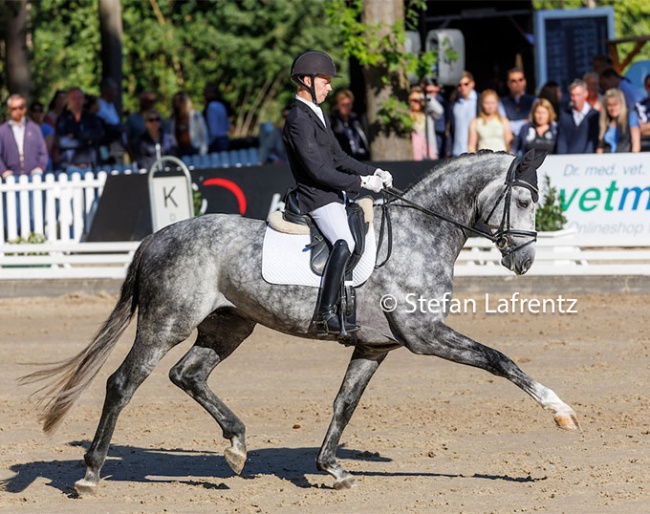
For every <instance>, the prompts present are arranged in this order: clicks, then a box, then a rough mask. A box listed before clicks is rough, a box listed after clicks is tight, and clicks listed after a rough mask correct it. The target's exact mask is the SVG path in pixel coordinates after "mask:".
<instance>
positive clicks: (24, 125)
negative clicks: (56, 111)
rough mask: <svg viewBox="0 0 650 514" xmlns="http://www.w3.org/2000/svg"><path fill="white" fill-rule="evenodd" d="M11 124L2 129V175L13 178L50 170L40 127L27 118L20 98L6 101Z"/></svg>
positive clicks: (0, 148)
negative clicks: (12, 176) (13, 176)
mask: <svg viewBox="0 0 650 514" xmlns="http://www.w3.org/2000/svg"><path fill="white" fill-rule="evenodd" d="M7 110H8V111H9V120H8V121H6V122H5V123H3V124H2V125H0V173H2V178H7V177H8V176H10V175H31V176H34V175H42V174H43V172H44V171H45V169H46V168H47V147H46V146H45V139H43V133H42V132H41V127H39V126H38V125H37V124H36V123H34V122H33V121H32V120H30V119H28V118H27V117H26V116H25V114H26V112H27V105H26V104H25V99H24V98H23V97H22V96H21V95H17V94H14V95H11V96H10V97H9V99H8V100H7Z"/></svg>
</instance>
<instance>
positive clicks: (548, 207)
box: [535, 175, 567, 232]
mask: <svg viewBox="0 0 650 514" xmlns="http://www.w3.org/2000/svg"><path fill="white" fill-rule="evenodd" d="M543 189H544V195H543V197H542V201H541V202H540V203H539V204H538V205H537V211H536V212H535V228H536V229H537V231H538V232H558V231H561V230H562V229H564V225H565V224H566V222H567V219H566V216H565V215H564V211H563V209H562V197H561V196H560V194H559V193H558V191H557V189H556V188H555V187H553V186H551V179H550V178H549V177H548V175H545V176H544V188H543Z"/></svg>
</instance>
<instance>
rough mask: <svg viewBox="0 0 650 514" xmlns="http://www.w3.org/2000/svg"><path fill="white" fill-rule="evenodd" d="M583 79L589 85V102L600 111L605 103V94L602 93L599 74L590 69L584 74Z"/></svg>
mask: <svg viewBox="0 0 650 514" xmlns="http://www.w3.org/2000/svg"><path fill="white" fill-rule="evenodd" d="M582 80H584V81H585V84H586V85H587V103H588V104H589V105H591V107H592V108H594V109H596V110H597V111H598V112H600V110H601V109H602V105H603V95H601V94H600V86H599V77H598V74H597V73H595V72H593V71H588V72H587V73H585V74H584V75H583V76H582Z"/></svg>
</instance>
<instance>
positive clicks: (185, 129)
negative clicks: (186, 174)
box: [168, 91, 208, 157]
mask: <svg viewBox="0 0 650 514" xmlns="http://www.w3.org/2000/svg"><path fill="white" fill-rule="evenodd" d="M168 131H169V132H168V133H169V135H170V136H171V137H172V138H173V139H172V141H173V144H174V154H175V155H176V157H184V156H186V155H196V154H199V155H205V154H206V153H208V128H207V127H206V125H205V120H204V119H203V116H202V115H201V113H200V112H199V111H197V110H195V109H194V105H193V104H192V100H191V99H190V97H189V96H188V95H187V93H186V92H185V91H178V92H177V93H175V94H174V97H173V99H172V116H171V118H170V119H169V128H168Z"/></svg>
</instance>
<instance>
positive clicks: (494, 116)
mask: <svg viewBox="0 0 650 514" xmlns="http://www.w3.org/2000/svg"><path fill="white" fill-rule="evenodd" d="M480 104H481V106H480V111H479V114H478V116H477V117H476V118H474V119H473V120H472V121H471V123H470V125H469V140H468V143H467V148H468V150H469V151H470V152H476V151H477V150H492V151H494V152H507V151H509V150H510V144H511V143H512V131H511V130H510V121H509V120H508V118H505V117H503V116H501V114H499V95H498V94H497V92H496V91H495V90H494V89H486V90H485V91H483V93H482V94H481V102H480Z"/></svg>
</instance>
